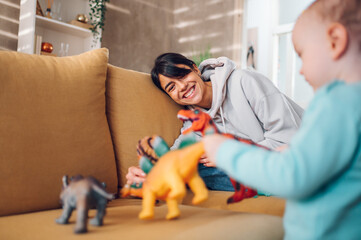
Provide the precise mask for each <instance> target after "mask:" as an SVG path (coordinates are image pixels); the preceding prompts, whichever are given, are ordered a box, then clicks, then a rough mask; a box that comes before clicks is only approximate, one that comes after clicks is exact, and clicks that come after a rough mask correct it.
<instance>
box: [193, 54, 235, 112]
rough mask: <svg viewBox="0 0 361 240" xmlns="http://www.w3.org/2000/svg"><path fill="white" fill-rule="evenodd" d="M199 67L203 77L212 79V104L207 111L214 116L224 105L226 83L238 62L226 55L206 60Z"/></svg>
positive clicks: (206, 79) (207, 79)
mask: <svg viewBox="0 0 361 240" xmlns="http://www.w3.org/2000/svg"><path fill="white" fill-rule="evenodd" d="M198 68H199V70H200V71H201V74H202V78H203V79H204V80H205V81H209V80H210V81H211V82H212V91H213V96H212V106H211V108H210V109H209V110H208V111H206V112H207V113H208V114H209V115H210V116H211V117H212V118H214V117H215V115H216V113H217V112H218V111H219V110H220V108H221V106H222V103H223V101H224V98H225V96H226V83H227V81H228V79H229V76H230V75H231V74H232V72H233V71H234V70H235V69H236V64H235V63H234V62H233V61H232V60H230V59H228V58H226V57H219V58H210V59H207V60H204V61H203V62H201V64H200V65H199V67H198ZM221 110H222V109H221Z"/></svg>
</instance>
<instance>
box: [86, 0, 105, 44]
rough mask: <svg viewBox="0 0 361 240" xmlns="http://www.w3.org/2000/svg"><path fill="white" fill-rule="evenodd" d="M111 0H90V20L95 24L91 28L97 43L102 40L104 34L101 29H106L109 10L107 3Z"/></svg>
mask: <svg viewBox="0 0 361 240" xmlns="http://www.w3.org/2000/svg"><path fill="white" fill-rule="evenodd" d="M109 1H110V0H89V6H90V12H89V16H90V21H91V24H92V25H93V26H94V27H93V28H92V29H91V30H92V32H93V36H94V38H93V40H94V43H96V42H97V41H98V40H100V42H101V41H102V34H101V33H100V31H104V21H105V13H106V11H107V8H106V3H107V2H109Z"/></svg>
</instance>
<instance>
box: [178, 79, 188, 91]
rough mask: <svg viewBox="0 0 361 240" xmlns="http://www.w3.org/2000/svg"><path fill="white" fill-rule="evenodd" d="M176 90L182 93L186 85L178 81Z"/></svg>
mask: <svg viewBox="0 0 361 240" xmlns="http://www.w3.org/2000/svg"><path fill="white" fill-rule="evenodd" d="M178 88H179V90H180V91H183V90H185V89H187V83H185V82H183V81H179V82H178Z"/></svg>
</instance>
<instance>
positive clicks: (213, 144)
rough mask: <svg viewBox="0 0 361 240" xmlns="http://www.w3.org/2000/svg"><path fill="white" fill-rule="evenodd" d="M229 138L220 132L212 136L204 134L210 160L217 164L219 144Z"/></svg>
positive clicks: (206, 150)
mask: <svg viewBox="0 0 361 240" xmlns="http://www.w3.org/2000/svg"><path fill="white" fill-rule="evenodd" d="M228 139H229V138H226V137H224V136H222V135H219V134H214V135H210V136H204V137H203V139H202V141H203V143H204V150H205V154H206V155H207V157H208V161H209V162H210V163H212V164H213V165H214V166H216V156H217V151H218V148H219V146H220V145H221V144H222V143H223V142H224V141H226V140H228Z"/></svg>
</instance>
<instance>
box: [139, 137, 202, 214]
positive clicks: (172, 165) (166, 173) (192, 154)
mask: <svg viewBox="0 0 361 240" xmlns="http://www.w3.org/2000/svg"><path fill="white" fill-rule="evenodd" d="M203 153H204V146H203V143H202V142H198V143H195V144H192V145H190V146H187V147H185V148H182V149H177V150H173V151H169V152H167V153H165V154H164V155H162V156H161V157H160V158H159V160H158V162H157V164H155V165H154V167H153V168H152V170H151V171H150V172H149V174H148V175H147V178H146V180H145V181H144V183H143V187H142V189H143V190H142V192H143V193H142V195H143V202H142V211H141V212H140V214H139V218H140V219H152V218H153V217H154V204H155V201H156V200H157V199H160V200H165V201H166V203H167V206H168V214H167V216H166V218H167V219H174V218H177V217H179V216H180V210H179V208H178V201H179V200H181V199H183V197H184V196H185V194H186V186H185V184H188V186H189V188H190V189H191V191H192V192H193V193H194V198H193V200H192V203H193V204H198V203H201V202H203V201H205V200H207V198H208V190H207V188H206V186H205V184H204V182H203V180H202V178H201V177H200V176H199V175H198V161H199V158H200V157H201V155H202V154H203Z"/></svg>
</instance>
